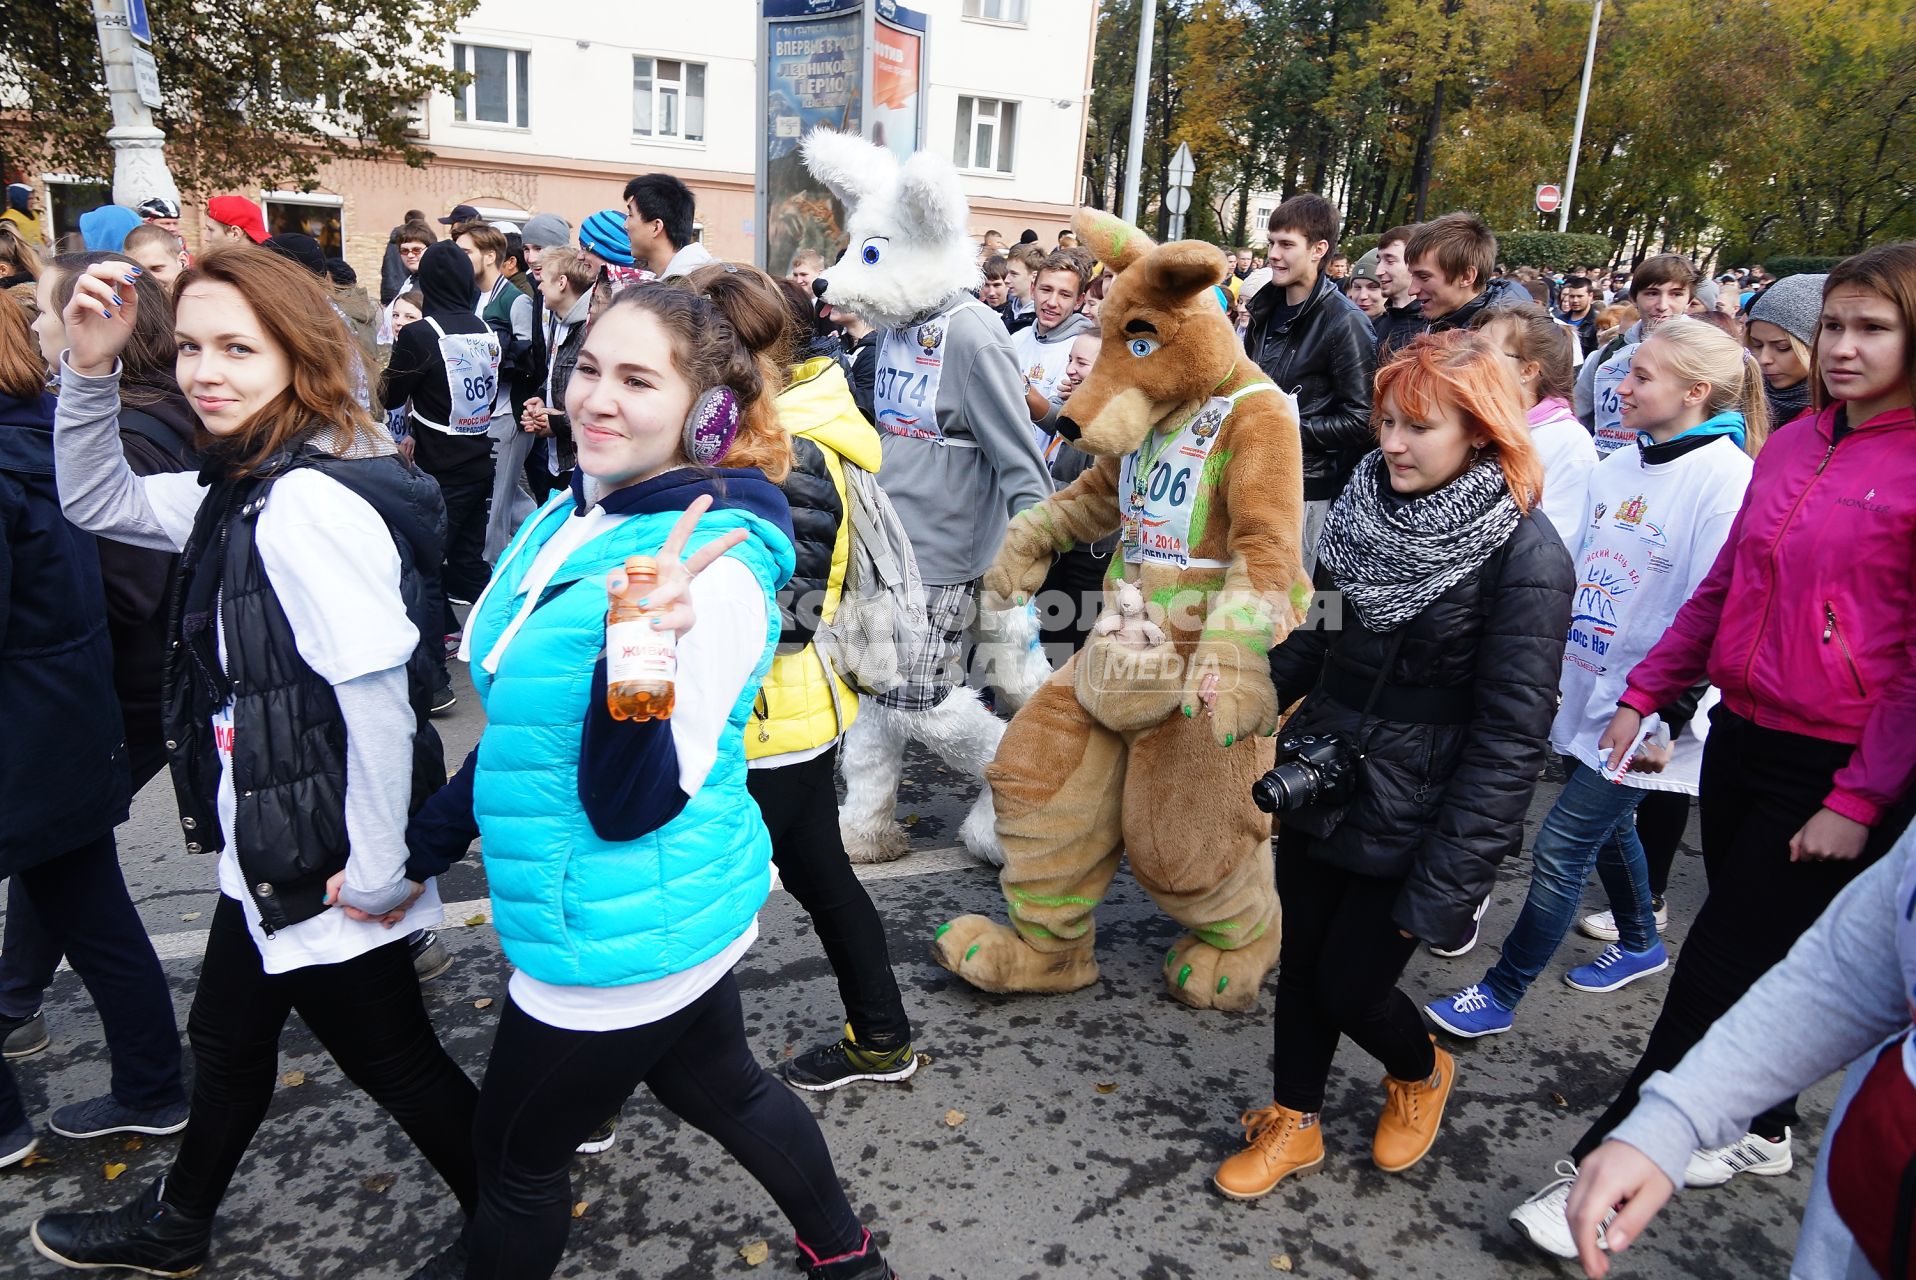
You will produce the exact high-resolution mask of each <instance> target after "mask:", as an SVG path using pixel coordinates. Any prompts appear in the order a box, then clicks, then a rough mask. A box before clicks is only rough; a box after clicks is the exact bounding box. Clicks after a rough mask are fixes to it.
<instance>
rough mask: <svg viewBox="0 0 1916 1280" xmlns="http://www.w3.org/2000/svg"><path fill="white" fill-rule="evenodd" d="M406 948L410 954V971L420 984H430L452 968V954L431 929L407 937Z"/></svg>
mask: <svg viewBox="0 0 1916 1280" xmlns="http://www.w3.org/2000/svg"><path fill="white" fill-rule="evenodd" d="M406 948H407V950H409V951H411V952H412V971H413V972H414V973H416V974H418V975H419V980H420V981H421V982H431V981H432V980H433V979H434V978H437V977H438V976H439V975H440V974H442V973H444V972H445V971H446V970H448V969H450V968H452V953H451V952H450V951H447V950H446V944H445V943H443V942H441V941H440V940H439V935H438V934H436V933H434V932H433V931H432V930H431V929H420V930H417V931H416V932H414V933H413V934H411V935H410V936H408V937H407V939H406Z"/></svg>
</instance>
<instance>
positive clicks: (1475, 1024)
mask: <svg viewBox="0 0 1916 1280" xmlns="http://www.w3.org/2000/svg"><path fill="white" fill-rule="evenodd" d="M1424 1016H1425V1017H1427V1018H1429V1019H1430V1020H1431V1021H1432V1022H1434V1023H1436V1024H1437V1025H1438V1026H1440V1027H1442V1028H1443V1029H1444V1030H1446V1031H1448V1032H1450V1034H1451V1035H1453V1036H1462V1037H1464V1038H1465V1039H1466V1040H1475V1039H1476V1038H1477V1037H1478V1036H1494V1035H1497V1034H1498V1033H1499V1032H1503V1031H1508V1030H1510V1026H1511V1023H1512V1022H1514V1021H1515V1016H1514V1015H1513V1014H1512V1013H1511V1012H1510V1010H1508V1009H1506V1008H1504V1007H1503V1006H1502V1005H1500V1004H1498V1003H1497V997H1495V996H1493V995H1491V994H1490V992H1488V991H1486V990H1485V989H1484V988H1483V986H1482V985H1481V984H1479V983H1475V982H1473V983H1471V984H1470V985H1469V986H1467V987H1465V988H1464V989H1463V990H1462V991H1459V992H1458V993H1457V994H1456V995H1454V996H1446V997H1443V998H1442V999H1438V1000H1432V1001H1431V1002H1430V1003H1429V1004H1427V1005H1425V1006H1424Z"/></svg>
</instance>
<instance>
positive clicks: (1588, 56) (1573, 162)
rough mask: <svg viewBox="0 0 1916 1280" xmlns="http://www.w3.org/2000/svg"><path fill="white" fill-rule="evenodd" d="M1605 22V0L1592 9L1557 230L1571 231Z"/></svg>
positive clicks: (1596, 3)
mask: <svg viewBox="0 0 1916 1280" xmlns="http://www.w3.org/2000/svg"><path fill="white" fill-rule="evenodd" d="M1602 20H1603V0H1595V3H1594V4H1593V5H1592V6H1591V8H1590V41H1589V43H1588V44H1586V45H1584V47H1583V87H1582V88H1581V89H1579V90H1578V91H1577V124H1576V127H1575V128H1574V129H1572V130H1571V131H1570V170H1569V172H1568V173H1567V174H1566V175H1565V176H1564V180H1563V207H1562V208H1560V209H1558V210H1557V230H1558V231H1560V232H1562V231H1568V230H1570V198H1571V196H1573V195H1575V194H1576V190H1577V152H1579V151H1581V150H1582V149H1583V113H1584V109H1585V108H1587V107H1588V106H1589V105H1590V71H1591V69H1592V68H1593V67H1594V66H1595V65H1596V61H1597V23H1599V22H1601V21H1602Z"/></svg>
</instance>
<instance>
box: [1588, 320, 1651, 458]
mask: <svg viewBox="0 0 1916 1280" xmlns="http://www.w3.org/2000/svg"><path fill="white" fill-rule="evenodd" d="M1641 345H1642V344H1641V343H1636V342H1633V343H1631V344H1629V345H1628V346H1625V347H1622V348H1619V349H1618V351H1617V353H1616V354H1615V355H1613V356H1611V357H1610V358H1609V359H1608V360H1605V361H1604V362H1603V363H1602V364H1600V365H1598V366H1597V373H1596V381H1595V382H1594V383H1593V384H1592V387H1591V392H1592V398H1593V399H1594V401H1595V405H1596V414H1595V417H1596V441H1597V456H1598V457H1599V458H1607V457H1609V456H1610V455H1611V454H1613V453H1615V452H1616V451H1617V450H1618V449H1621V448H1623V446H1625V445H1627V444H1635V443H1636V440H1637V433H1636V432H1634V431H1632V430H1630V429H1629V428H1627V427H1625V426H1624V425H1623V399H1622V397H1621V396H1619V395H1618V394H1617V388H1619V387H1621V386H1622V385H1623V380H1624V379H1625V378H1627V377H1629V376H1630V360H1631V357H1632V356H1634V355H1635V354H1636V350H1637V348H1638V347H1639V346H1641Z"/></svg>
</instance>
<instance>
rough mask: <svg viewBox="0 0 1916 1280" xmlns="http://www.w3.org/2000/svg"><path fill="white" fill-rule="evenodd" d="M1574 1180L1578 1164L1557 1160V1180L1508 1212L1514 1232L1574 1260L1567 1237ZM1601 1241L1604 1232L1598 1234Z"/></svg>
mask: <svg viewBox="0 0 1916 1280" xmlns="http://www.w3.org/2000/svg"><path fill="white" fill-rule="evenodd" d="M1576 1180H1577V1166H1576V1165H1575V1164H1573V1163H1571V1162H1570V1161H1568V1160H1559V1161H1557V1180H1556V1181H1555V1182H1552V1183H1550V1184H1549V1185H1548V1186H1546V1187H1544V1189H1543V1190H1541V1191H1539V1192H1538V1193H1537V1194H1536V1195H1534V1196H1531V1197H1530V1198H1529V1199H1528V1200H1526V1201H1524V1202H1523V1203H1522V1204H1520V1205H1518V1206H1517V1207H1516V1208H1514V1209H1512V1210H1511V1211H1510V1225H1511V1226H1513V1227H1515V1228H1517V1234H1519V1235H1521V1236H1522V1237H1523V1238H1524V1239H1526V1240H1528V1241H1530V1243H1531V1244H1534V1245H1536V1246H1537V1247H1538V1248H1539V1249H1542V1250H1543V1251H1544V1252H1545V1253H1547V1254H1550V1255H1551V1256H1552V1257H1556V1258H1569V1259H1575V1258H1576V1256H1577V1242H1576V1241H1575V1240H1573V1239H1572V1238H1571V1236H1570V1218H1569V1216H1568V1212H1567V1211H1568V1209H1569V1207H1570V1187H1571V1185H1572V1184H1573V1183H1575V1182H1576ZM1597 1239H1598V1241H1599V1243H1601V1241H1602V1239H1603V1233H1602V1232H1601V1231H1599V1232H1598V1233H1597Z"/></svg>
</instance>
